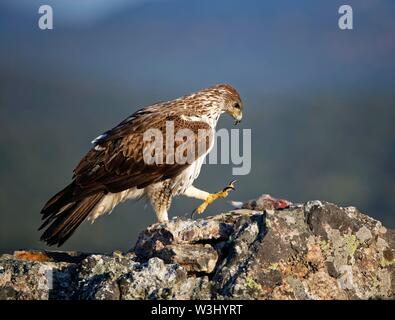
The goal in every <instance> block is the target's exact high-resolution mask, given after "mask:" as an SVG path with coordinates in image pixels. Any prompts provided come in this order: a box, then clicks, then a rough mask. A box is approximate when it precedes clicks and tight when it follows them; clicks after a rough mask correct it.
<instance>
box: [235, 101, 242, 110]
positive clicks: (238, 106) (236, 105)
mask: <svg viewBox="0 0 395 320" xmlns="http://www.w3.org/2000/svg"><path fill="white" fill-rule="evenodd" d="M233 108H236V109H241V108H240V104H239V103H237V102H236V104H235V105H234V106H233Z"/></svg>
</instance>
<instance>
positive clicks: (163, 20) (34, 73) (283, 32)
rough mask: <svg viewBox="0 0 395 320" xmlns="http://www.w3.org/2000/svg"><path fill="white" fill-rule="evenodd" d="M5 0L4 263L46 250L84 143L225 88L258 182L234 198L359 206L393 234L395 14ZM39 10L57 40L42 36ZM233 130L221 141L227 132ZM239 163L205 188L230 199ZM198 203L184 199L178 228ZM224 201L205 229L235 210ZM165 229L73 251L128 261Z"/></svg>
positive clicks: (96, 230)
mask: <svg viewBox="0 0 395 320" xmlns="http://www.w3.org/2000/svg"><path fill="white" fill-rule="evenodd" d="M343 2H344V1H335V0H332V1H320V2H318V1H314V0H310V1H307V0H305V1H302V0H300V1H293V0H281V1H270V2H269V1H259V0H248V1H246V0H236V1H229V0H190V1H184V0H156V1H155V0H151V1H149V0H130V1H126V0H112V1H105V0H84V1H78V0H62V1H60V0H57V1H50V0H45V1H35V0H30V1H28V0H25V1H23V0H18V1H15V0H2V1H1V2H0V41H1V42H0V43H1V47H0V48H1V50H0V128H1V135H0V251H2V252H4V251H10V250H15V249H19V248H29V249H33V248H37V249H39V248H47V247H46V246H45V245H44V244H43V243H41V242H40V241H39V236H40V233H39V232H38V231H37V228H38V226H39V225H40V209H41V207H42V206H43V204H44V203H45V202H46V200H48V198H49V197H51V196H52V195H53V194H54V193H56V192H58V191H59V190H60V189H61V188H63V187H64V186H65V185H66V184H68V183H69V182H70V180H71V176H72V169H73V168H74V166H75V165H76V164H77V163H78V161H79V160H80V158H81V157H82V156H83V155H84V154H85V152H87V151H88V150H89V148H90V147H91V145H90V141H91V140H92V139H93V138H94V137H96V136H97V135H99V134H100V133H102V132H103V131H105V130H107V129H109V128H111V127H113V126H114V125H116V124H118V123H119V122H120V121H121V120H123V119H124V118H125V117H127V116H128V115H130V114H131V113H133V112H134V111H135V110H137V109H138V108H140V107H142V106H145V105H149V104H152V103H153V102H156V101H159V100H169V99H173V98H176V97H178V96H180V95H184V94H186V93H190V92H193V91H196V90H198V89H201V88H205V87H208V86H210V85H213V84H216V83H220V82H226V83H230V84H232V85H233V86H235V87H236V88H237V89H238V91H239V92H240V94H241V96H242V99H243V101H244V105H245V112H244V119H243V122H242V123H241V128H251V129H252V170H251V173H250V174H249V175H246V176H240V177H237V179H238V184H237V191H236V192H234V193H232V194H231V197H230V198H231V199H233V200H248V199H252V198H255V197H257V196H258V195H260V194H262V193H269V194H272V195H273V196H277V197H282V198H286V199H289V200H291V201H295V202H302V201H307V200H312V199H321V200H327V201H331V202H335V203H338V204H339V205H342V206H349V205H353V206H357V207H358V208H359V209H360V210H361V211H363V212H366V213H369V215H371V216H373V217H375V218H377V219H380V220H382V221H383V222H384V224H385V225H386V226H387V227H391V228H394V227H395V184H394V179H395V171H394V169H395V126H394V118H395V90H394V88H395V59H394V56H395V19H394V18H395V16H394V15H395V2H394V1H392V0H358V1H357V0H355V1H351V0H348V1H347V4H350V5H351V6H352V7H353V10H354V30H352V31H341V30H340V29H339V28H338V18H339V14H338V8H339V6H340V5H342V4H344V3H343ZM41 4H49V5H51V6H52V7H53V10H54V29H53V30H45V31H43V30H40V29H39V28H38V25H37V22H38V18H39V17H40V15H39V14H38V8H39V6H40V5H41ZM232 124H233V122H232V120H231V119H230V118H229V117H226V116H224V117H223V118H222V119H221V121H220V122H219V125H218V128H222V127H225V128H232V127H233V125H232ZM231 179H232V166H231V165H205V167H203V169H202V172H201V175H200V177H199V179H198V180H197V182H196V185H197V186H198V187H200V188H202V189H205V190H208V191H218V190H219V189H222V188H223V187H224V186H225V185H226V184H227V183H228V182H229V181H230V180H231ZM198 204H199V201H195V200H192V199H184V198H176V199H175V201H174V202H173V206H172V209H171V212H170V215H171V216H174V215H178V216H179V215H183V214H185V213H187V212H191V211H192V210H193V209H194V208H195V207H196V206H197V205H198ZM229 208H230V205H229V204H228V203H227V201H225V200H224V201H218V202H217V203H216V204H214V205H213V206H211V207H209V209H208V211H207V215H212V214H216V213H219V212H221V211H224V210H228V209H229ZM154 221H155V215H154V213H153V211H152V209H151V208H150V207H149V206H148V207H147V208H146V209H145V208H144V202H143V201H142V202H137V203H131V202H128V203H125V204H122V205H120V206H118V207H117V208H116V209H115V210H114V211H113V213H112V214H111V215H110V216H105V217H102V218H100V219H98V220H97V221H96V222H95V223H94V224H93V225H90V224H89V223H84V224H83V225H82V226H81V227H80V228H79V229H78V230H77V232H76V233H75V235H74V236H73V237H72V238H71V239H70V240H69V241H68V242H67V243H66V244H65V245H64V246H63V247H62V248H63V249H64V250H82V251H102V252H103V251H104V252H106V251H113V250H116V249H120V250H127V249H129V248H131V247H132V246H133V245H134V242H135V239H136V236H137V234H138V232H139V231H141V230H143V229H144V228H145V227H146V226H147V225H148V224H150V223H153V222H154Z"/></svg>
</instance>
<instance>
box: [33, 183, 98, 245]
mask: <svg viewBox="0 0 395 320" xmlns="http://www.w3.org/2000/svg"><path fill="white" fill-rule="evenodd" d="M74 190H75V184H74V182H72V183H71V184H70V185H68V186H67V187H66V188H64V189H63V190H62V191H60V192H59V193H57V194H56V195H55V196H53V197H52V198H51V199H50V200H49V201H48V202H47V203H46V204H45V206H44V208H43V209H42V210H41V213H42V214H43V217H42V219H43V220H44V222H43V224H42V225H41V226H40V228H39V230H42V229H44V228H46V230H45V231H44V233H43V234H42V236H41V238H40V239H41V240H42V241H45V242H46V243H47V244H48V245H50V246H52V245H57V246H58V247H59V246H61V245H62V244H63V243H64V242H65V241H66V240H67V239H68V238H70V236H71V235H72V234H73V233H74V231H75V230H76V229H77V227H78V226H79V225H80V224H81V223H82V222H83V221H84V220H85V219H86V218H87V217H88V216H89V214H90V213H91V211H92V210H93V209H94V208H95V206H96V205H97V204H98V203H99V202H100V201H101V199H102V198H103V196H104V192H98V193H95V194H92V195H88V196H86V197H84V198H81V199H75V197H74V196H73V195H74V194H75V193H74Z"/></svg>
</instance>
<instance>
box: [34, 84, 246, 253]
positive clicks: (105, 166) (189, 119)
mask: <svg viewBox="0 0 395 320" xmlns="http://www.w3.org/2000/svg"><path fill="white" fill-rule="evenodd" d="M242 111H243V104H242V101H241V99H240V95H239V94H238V92H237V91H236V90H235V89H234V88H233V87H232V86H230V85H228V84H218V85H215V86H212V87H210V88H207V89H203V90H200V91H197V92H195V93H192V94H190V95H185V96H182V97H180V98H178V99H175V100H172V101H167V102H159V103H156V104H153V105H151V106H148V107H145V108H142V109H140V110H138V111H136V112H135V113H134V114H132V115H131V116H129V117H128V118H126V119H125V120H124V121H122V122H121V123H120V124H119V125H117V126H116V127H114V128H113V129H111V130H108V131H106V132H105V133H103V134H102V135H100V136H99V137H97V138H96V139H95V140H93V141H92V143H93V147H92V149H91V150H90V151H88V153H87V154H86V155H85V156H84V157H83V158H82V159H81V161H80V162H79V164H78V165H77V166H76V168H75V169H74V175H73V179H72V182H71V183H70V184H69V185H68V186H66V187H65V188H64V189H63V190H61V191H60V192H58V193H57V194H56V195H54V196H53V197H52V198H51V199H50V200H49V201H48V202H47V203H46V204H45V206H44V208H43V209H42V211H41V213H42V219H43V220H44V222H43V224H42V225H41V227H40V230H41V229H43V228H46V229H45V231H44V233H43V235H42V236H41V240H43V241H45V242H46V243H47V244H48V245H58V246H60V245H62V244H63V243H64V242H65V241H66V240H67V239H68V238H69V237H70V236H71V235H72V234H73V232H74V231H75V230H76V228H77V227H78V226H79V225H80V224H81V223H82V222H83V221H84V220H90V221H92V222H93V221H94V220H95V219H96V218H98V217H99V216H101V215H104V214H106V213H110V212H111V211H112V210H113V208H114V207H115V206H116V205H117V204H119V203H121V202H123V201H125V200H128V199H139V198H141V197H146V198H148V199H149V200H150V202H151V204H152V207H153V209H154V210H155V213H156V216H157V220H158V221H159V222H163V221H166V220H168V210H169V207H170V204H171V200H172V198H173V197H174V196H176V195H185V196H188V197H193V198H196V199H200V200H203V203H202V204H201V205H200V206H199V207H198V208H197V209H196V212H197V213H202V212H203V211H204V210H205V209H206V207H207V206H208V205H209V204H210V203H212V202H213V201H215V200H216V199H218V198H224V197H226V196H227V195H228V193H229V192H230V191H231V190H233V189H234V187H233V182H232V183H230V184H229V185H228V186H227V187H225V188H224V189H223V190H222V191H220V192H217V193H213V194H211V193H208V192H206V191H203V190H199V189H198V188H196V187H194V186H193V182H194V180H195V179H196V178H197V177H198V175H199V173H200V169H201V166H202V163H203V160H204V158H205V156H206V155H207V154H208V153H209V152H210V150H211V149H212V147H213V144H214V135H215V128H216V125H217V122H218V118H219V117H220V115H221V114H222V113H228V114H230V115H231V116H232V117H233V118H234V119H235V124H237V123H238V122H240V121H241V118H242ZM167 123H172V124H173V126H174V128H173V129H174V130H173V131H174V133H172V134H174V135H175V134H176V132H179V130H183V129H187V130H189V132H192V134H193V137H194V139H195V142H197V143H196V145H199V146H201V145H204V146H205V147H204V148H201V147H199V148H195V149H194V150H195V151H196V152H192V154H193V157H192V158H190V157H189V160H190V161H184V162H181V163H178V162H177V161H162V162H158V163H157V162H153V163H148V162H147V161H146V158H145V157H144V152H146V150H147V147H148V146H152V143H153V141H146V139H145V136H144V133H145V132H147V130H149V129H156V130H159V132H162V133H163V134H164V135H165V136H166V133H169V132H170V130H169V129H168V126H167ZM201 131H202V132H205V133H206V134H205V135H200V134H198V133H200V132H201ZM165 140H166V142H165V143H164V146H163V148H161V149H160V151H163V153H164V157H165V158H166V159H167V157H166V156H169V155H168V154H166V153H168V152H169V150H171V149H169V144H173V145H172V146H174V147H175V148H177V147H179V146H180V145H181V144H182V142H183V141H181V142H180V141H179V139H178V140H177V139H170V140H167V138H166V139H165ZM172 150H174V149H172ZM183 154H184V153H183Z"/></svg>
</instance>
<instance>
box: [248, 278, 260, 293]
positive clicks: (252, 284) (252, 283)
mask: <svg viewBox="0 0 395 320" xmlns="http://www.w3.org/2000/svg"><path fill="white" fill-rule="evenodd" d="M246 284H247V287H248V288H250V289H253V290H261V285H260V284H259V283H257V282H256V281H255V280H254V279H253V278H251V277H246Z"/></svg>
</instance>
